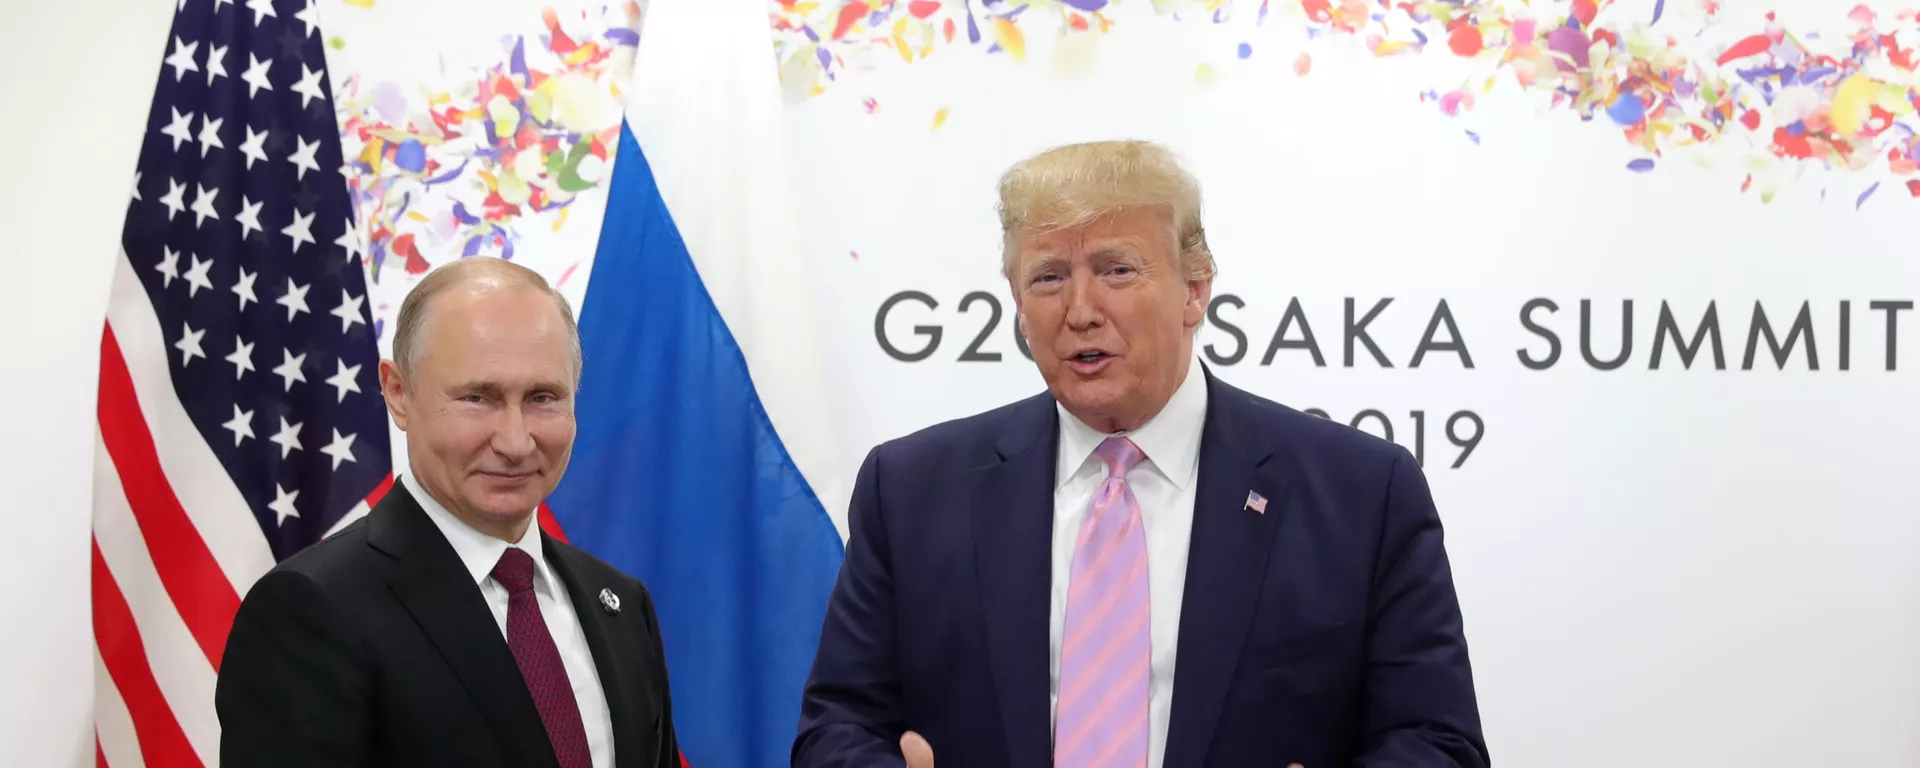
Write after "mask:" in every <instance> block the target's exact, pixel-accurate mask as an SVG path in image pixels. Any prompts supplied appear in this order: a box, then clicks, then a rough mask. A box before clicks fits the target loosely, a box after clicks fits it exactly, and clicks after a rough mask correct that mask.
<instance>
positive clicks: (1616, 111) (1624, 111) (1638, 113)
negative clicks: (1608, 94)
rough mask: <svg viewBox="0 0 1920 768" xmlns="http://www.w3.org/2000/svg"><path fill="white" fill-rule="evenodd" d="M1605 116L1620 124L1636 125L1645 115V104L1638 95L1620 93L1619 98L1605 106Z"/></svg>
mask: <svg viewBox="0 0 1920 768" xmlns="http://www.w3.org/2000/svg"><path fill="white" fill-rule="evenodd" d="M1607 116H1608V117H1611V118H1613V121H1614V122H1616V123H1619V124H1621V125H1636V124H1638V123H1639V122H1640V121H1641V120H1644V119H1646V117H1647V104H1646V102H1643V101H1641V100H1640V97H1639V96H1635V95H1633V94H1631V93H1623V94H1620V98H1618V99H1615V100H1614V101H1613V104H1612V106H1609V107H1607Z"/></svg>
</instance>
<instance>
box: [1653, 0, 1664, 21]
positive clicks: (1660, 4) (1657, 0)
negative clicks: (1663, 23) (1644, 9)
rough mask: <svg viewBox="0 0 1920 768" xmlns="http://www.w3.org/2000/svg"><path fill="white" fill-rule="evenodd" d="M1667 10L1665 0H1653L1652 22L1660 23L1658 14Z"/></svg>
mask: <svg viewBox="0 0 1920 768" xmlns="http://www.w3.org/2000/svg"><path fill="white" fill-rule="evenodd" d="M1666 12H1667V0H1654V3H1653V21H1652V22H1650V23H1652V24H1658V23H1660V14H1663V13H1666Z"/></svg>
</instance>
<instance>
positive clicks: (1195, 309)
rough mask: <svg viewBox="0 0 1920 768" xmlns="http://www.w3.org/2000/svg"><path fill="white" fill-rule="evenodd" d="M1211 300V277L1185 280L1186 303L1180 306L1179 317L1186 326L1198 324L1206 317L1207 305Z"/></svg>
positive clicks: (1190, 326)
mask: <svg viewBox="0 0 1920 768" xmlns="http://www.w3.org/2000/svg"><path fill="white" fill-rule="evenodd" d="M1212 301H1213V278H1211V277H1209V278H1207V279H1205V280H1188V281H1187V303H1186V306H1184V307H1182V308H1181V319H1182V320H1184V321H1185V322H1186V324H1187V327H1188V328H1193V327H1195V326H1198V325H1199V324H1200V321H1202V320H1205V319H1206V318H1207V305H1208V304H1209V303H1212Z"/></svg>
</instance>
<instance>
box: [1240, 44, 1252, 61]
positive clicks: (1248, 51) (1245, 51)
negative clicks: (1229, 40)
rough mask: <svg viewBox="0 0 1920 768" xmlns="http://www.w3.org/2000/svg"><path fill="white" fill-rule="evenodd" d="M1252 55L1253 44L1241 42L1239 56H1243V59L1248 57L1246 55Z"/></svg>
mask: <svg viewBox="0 0 1920 768" xmlns="http://www.w3.org/2000/svg"><path fill="white" fill-rule="evenodd" d="M1252 55H1253V46H1252V45H1249V44H1247V43H1241V44H1240V58H1243V59H1244V58H1248V57H1250V56H1252Z"/></svg>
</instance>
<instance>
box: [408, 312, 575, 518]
mask: <svg viewBox="0 0 1920 768" xmlns="http://www.w3.org/2000/svg"><path fill="white" fill-rule="evenodd" d="M420 333H421V336H420V338H419V350H420V354H419V359H418V360H417V361H415V364H414V369H413V372H412V376H411V378H409V379H406V380H402V378H401V376H400V374H399V370H398V368H397V367H395V366H394V364H393V363H392V362H391V361H387V362H383V363H381V366H380V378H381V388H382V389H383V390H384V391H385V394H386V396H387V404H388V408H389V410H390V411H391V412H392V414H393V419H394V423H396V424H398V425H399V427H400V428H401V429H402V430H404V431H406V433H407V458H408V462H409V463H410V465H411V471H412V473H413V476H414V477H415V478H416V479H418V480H419V481H420V484H421V485H422V486H424V488H425V490H426V491H427V492H428V493H429V494H431V495H433V497H434V498H435V499H437V500H439V501H440V503H441V504H442V505H444V506H445V507H446V508H447V510H448V511H450V512H452V513H453V514H454V515H455V516H457V517H459V518H460V519H462V520H464V521H466V522H467V523H468V524H470V525H473V526H474V527H476V528H478V529H480V530H482V531H485V532H487V533H491V534H494V535H496V536H501V537H502V538H507V536H506V535H503V532H506V533H513V534H515V535H514V536H513V538H514V539H516V540H517V532H524V531H525V530H526V524H527V521H528V520H530V519H531V515H532V513H533V511H534V509H535V508H536V507H537V506H539V504H540V502H541V501H542V500H544V499H546V497H547V495H548V494H549V493H552V492H553V488H554V486H555V485H557V484H559V482H560V476H561V474H562V473H564V472H565V471H566V468H567V459H568V458H569V456H570V455H571V454H572V451H573V436H574V431H575V424H574V419H573V395H574V382H575V380H576V378H575V377H576V371H575V368H574V365H575V361H574V360H573V352H572V339H571V337H570V336H569V335H568V332H567V328H566V324H565V320H564V319H563V318H562V317H561V315H560V313H559V310H558V309H556V308H555V307H554V305H553V302H552V300H551V299H549V298H548V297H547V296H546V295H545V294H544V293H542V292H540V291H538V290H533V289H529V288H525V287H520V286H513V285H506V286H502V285H501V284H499V283H497V282H492V281H486V280H482V281H476V282H474V283H472V284H468V285H462V286H459V287H456V288H453V289H450V290H448V291H447V292H446V293H444V294H442V295H440V296H438V297H436V298H435V299H434V301H433V303H432V304H431V306H430V315H429V317H428V318H427V320H426V323H425V324H424V325H423V326H422V328H421V329H420Z"/></svg>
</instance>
